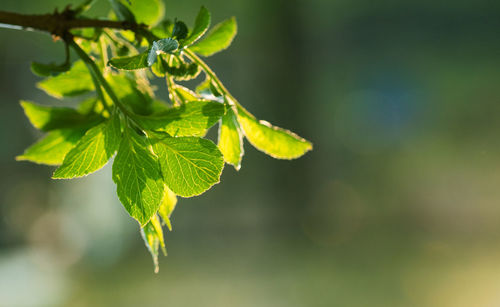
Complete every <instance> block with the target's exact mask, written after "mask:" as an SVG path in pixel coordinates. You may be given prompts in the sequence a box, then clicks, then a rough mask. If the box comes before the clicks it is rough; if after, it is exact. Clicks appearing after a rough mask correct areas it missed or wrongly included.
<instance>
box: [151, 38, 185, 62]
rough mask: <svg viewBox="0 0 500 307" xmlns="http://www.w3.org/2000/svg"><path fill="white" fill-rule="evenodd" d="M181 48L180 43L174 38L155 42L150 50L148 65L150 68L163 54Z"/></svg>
mask: <svg viewBox="0 0 500 307" xmlns="http://www.w3.org/2000/svg"><path fill="white" fill-rule="evenodd" d="M177 48H179V43H178V42H177V40H175V39H173V38H170V37H168V38H164V39H160V40H157V41H154V42H153V46H152V47H151V50H149V53H148V58H147V63H148V65H149V66H151V65H153V64H154V63H155V62H156V59H157V56H158V55H159V54H161V53H170V52H172V51H175V50H177Z"/></svg>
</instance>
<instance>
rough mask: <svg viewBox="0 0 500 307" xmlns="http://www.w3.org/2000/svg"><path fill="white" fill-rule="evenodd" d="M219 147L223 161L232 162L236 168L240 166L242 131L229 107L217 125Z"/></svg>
mask: <svg viewBox="0 0 500 307" xmlns="http://www.w3.org/2000/svg"><path fill="white" fill-rule="evenodd" d="M218 146H219V149H220V151H221V152H222V154H223V155H224V161H226V163H229V164H232V165H233V166H234V168H235V169H236V170H239V169H240V167H241V158H242V157H243V132H242V131H240V125H239V124H238V121H237V119H236V115H235V114H234V112H233V110H232V109H231V108H229V109H228V110H227V112H226V114H225V115H224V116H222V119H221V122H220V125H219V144H218Z"/></svg>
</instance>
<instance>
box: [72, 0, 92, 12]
mask: <svg viewBox="0 0 500 307" xmlns="http://www.w3.org/2000/svg"><path fill="white" fill-rule="evenodd" d="M96 1H97V0H85V1H84V2H82V3H81V4H80V5H78V6H77V7H76V8H75V9H74V10H73V11H74V12H75V16H78V15H80V14H82V13H85V12H86V11H88V10H89V9H90V8H91V7H92V5H94V3H95V2H96Z"/></svg>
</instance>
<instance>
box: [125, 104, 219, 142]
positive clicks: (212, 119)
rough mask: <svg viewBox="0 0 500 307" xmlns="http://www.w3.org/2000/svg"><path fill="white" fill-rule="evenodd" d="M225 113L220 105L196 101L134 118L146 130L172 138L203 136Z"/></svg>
mask: <svg viewBox="0 0 500 307" xmlns="http://www.w3.org/2000/svg"><path fill="white" fill-rule="evenodd" d="M225 111H226V110H225V106H224V104H222V103H218V102H213V101H209V100H197V101H190V102H189V103H186V104H183V105H181V106H179V107H174V108H171V109H169V110H167V111H165V112H162V113H159V114H155V115H152V116H136V117H134V118H135V120H136V121H138V122H139V123H140V124H141V125H142V126H143V127H144V128H145V129H148V130H154V131H164V132H167V133H168V134H170V135H172V136H204V135H205V133H206V131H207V130H208V129H209V128H210V127H212V126H213V125H214V124H215V123H216V122H217V121H218V120H219V119H220V118H221V117H222V115H224V113H225Z"/></svg>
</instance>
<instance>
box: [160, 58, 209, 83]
mask: <svg viewBox="0 0 500 307" xmlns="http://www.w3.org/2000/svg"><path fill="white" fill-rule="evenodd" d="M163 67H164V69H165V71H166V72H168V73H169V74H170V75H172V76H174V77H175V80H179V81H187V80H191V79H194V78H196V77H197V76H198V75H199V74H200V72H201V69H200V67H199V66H198V64H196V63H184V62H182V63H179V66H170V65H168V64H167V63H166V62H163Z"/></svg>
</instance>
